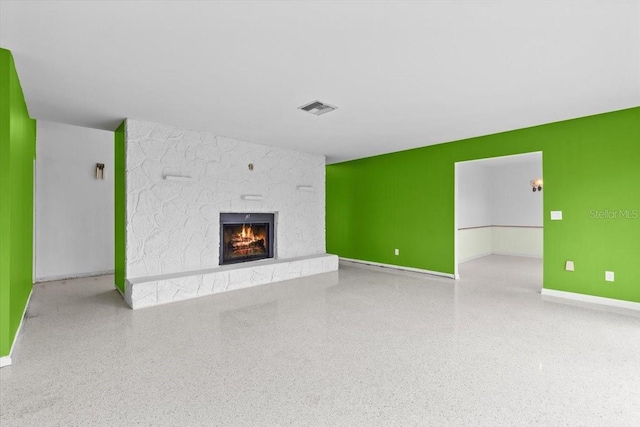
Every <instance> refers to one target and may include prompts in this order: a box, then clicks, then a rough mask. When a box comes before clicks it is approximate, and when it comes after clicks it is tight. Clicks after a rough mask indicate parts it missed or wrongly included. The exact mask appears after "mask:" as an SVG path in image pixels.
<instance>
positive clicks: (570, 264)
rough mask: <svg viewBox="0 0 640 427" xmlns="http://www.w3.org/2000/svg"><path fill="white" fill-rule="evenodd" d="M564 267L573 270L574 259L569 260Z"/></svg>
mask: <svg viewBox="0 0 640 427" xmlns="http://www.w3.org/2000/svg"><path fill="white" fill-rule="evenodd" d="M564 269H565V270H567V271H574V270H573V261H567V262H566V264H565V266H564Z"/></svg>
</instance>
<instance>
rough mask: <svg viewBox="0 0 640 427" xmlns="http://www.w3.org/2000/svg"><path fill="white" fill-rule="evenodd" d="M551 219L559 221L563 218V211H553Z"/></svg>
mask: <svg viewBox="0 0 640 427" xmlns="http://www.w3.org/2000/svg"><path fill="white" fill-rule="evenodd" d="M551 219H552V220H554V221H559V220H561V219H562V211H551Z"/></svg>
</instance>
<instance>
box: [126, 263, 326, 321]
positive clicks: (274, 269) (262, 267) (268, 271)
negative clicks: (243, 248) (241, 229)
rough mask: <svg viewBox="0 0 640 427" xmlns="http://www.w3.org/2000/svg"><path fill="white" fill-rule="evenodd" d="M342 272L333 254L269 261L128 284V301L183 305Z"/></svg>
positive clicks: (137, 304)
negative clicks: (188, 300)
mask: <svg viewBox="0 0 640 427" xmlns="http://www.w3.org/2000/svg"><path fill="white" fill-rule="evenodd" d="M337 269H338V257H337V256H336V255H331V254H321V255H311V256H304V257H298V258H288V259H266V260H260V261H253V262H247V263H242V264H230V265H223V266H220V267H216V268H211V269H207V270H198V271H189V272H184V273H171V274H163V275H159V276H148V277H137V278H132V279H130V280H127V283H126V291H125V295H124V299H125V301H126V302H127V304H129V306H131V308H133V309H137V308H144V307H151V306H154V305H160V304H166V303H170V302H174V301H182V300H186V299H191V298H197V297H201V296H205V295H212V294H217V293H220V292H226V291H233V290H236V289H243V288H249V287H251V286H258V285H265V284H267V283H275V282H281V281H283V280H290V279H296V278H298V277H304V276H311V275H314V274H320V273H328V272H331V271H336V270H337Z"/></svg>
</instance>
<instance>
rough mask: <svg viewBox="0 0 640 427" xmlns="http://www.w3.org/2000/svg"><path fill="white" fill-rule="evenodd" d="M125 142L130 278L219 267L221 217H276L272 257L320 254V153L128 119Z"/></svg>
mask: <svg viewBox="0 0 640 427" xmlns="http://www.w3.org/2000/svg"><path fill="white" fill-rule="evenodd" d="M125 143H126V193H127V201H126V210H127V212H126V218H127V220H126V276H127V279H134V278H140V277H148V276H154V275H161V274H165V273H179V272H188V271H194V270H201V269H208V268H213V267H216V266H218V261H219V258H218V256H219V247H220V223H219V221H220V218H219V216H220V212H275V213H276V236H275V245H276V256H277V258H280V259H289V258H295V257H301V256H307V255H316V254H323V253H325V158H324V156H321V155H314V154H307V153H301V152H297V151H291V150H284V149H280V148H274V147H268V146H264V145H258V144H253V143H249V142H245V141H239V140H235V139H232V138H227V137H222V136H216V135H213V134H210V133H206V132H196V131H191V130H186V129H181V128H176V127H172V126H167V125H161V124H157V123H151V122H144V121H140V120H130V119H128V120H127V121H126V127H125ZM249 163H252V164H253V165H254V169H253V171H250V170H249V168H248V164H249ZM165 175H177V176H189V177H192V178H193V181H191V182H177V181H167V180H164V179H163V177H164V176H165ZM297 186H312V187H313V191H312V192H305V191H299V190H296V187H297ZM242 195H261V196H263V198H264V199H263V200H259V201H248V200H243V199H242Z"/></svg>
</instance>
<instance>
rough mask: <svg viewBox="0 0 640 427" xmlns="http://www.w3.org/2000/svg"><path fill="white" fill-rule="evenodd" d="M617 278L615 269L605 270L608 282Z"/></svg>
mask: <svg viewBox="0 0 640 427" xmlns="http://www.w3.org/2000/svg"><path fill="white" fill-rule="evenodd" d="M614 279H615V274H614V272H613V271H605V272H604V280H606V281H607V282H613V281H614Z"/></svg>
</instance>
